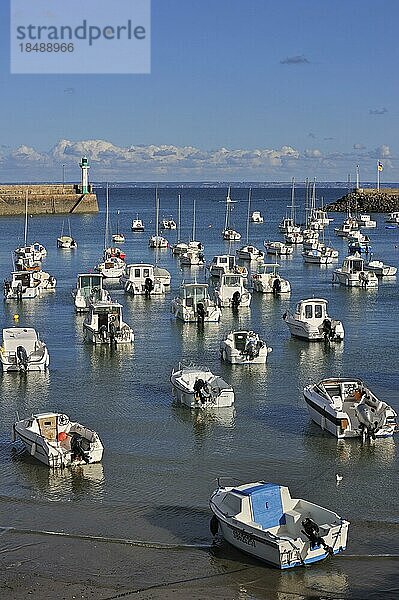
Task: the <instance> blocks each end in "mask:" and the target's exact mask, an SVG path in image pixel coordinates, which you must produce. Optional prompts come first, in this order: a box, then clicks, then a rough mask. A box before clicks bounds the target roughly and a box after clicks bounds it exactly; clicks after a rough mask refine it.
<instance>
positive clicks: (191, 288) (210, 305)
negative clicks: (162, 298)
mask: <svg viewBox="0 0 399 600" xmlns="http://www.w3.org/2000/svg"><path fill="white" fill-rule="evenodd" d="M171 312H172V314H173V315H174V316H175V317H176V319H180V320H181V321H184V322H185V323H217V322H218V321H219V320H220V314H221V313H220V308H219V307H218V306H217V305H216V302H215V301H214V300H212V299H211V298H210V297H209V286H208V284H206V283H197V282H194V283H185V282H183V283H182V284H181V286H180V291H179V296H177V297H176V298H174V299H173V300H172V305H171Z"/></svg>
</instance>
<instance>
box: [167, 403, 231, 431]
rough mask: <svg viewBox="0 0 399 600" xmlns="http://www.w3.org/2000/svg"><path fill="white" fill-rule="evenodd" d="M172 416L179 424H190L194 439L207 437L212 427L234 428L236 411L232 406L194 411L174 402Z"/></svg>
mask: <svg viewBox="0 0 399 600" xmlns="http://www.w3.org/2000/svg"><path fill="white" fill-rule="evenodd" d="M172 415H173V417H174V419H176V421H178V422H180V423H186V424H187V423H192V426H193V432H194V435H195V436H196V437H208V435H209V432H210V430H211V429H212V428H213V427H214V426H221V427H226V428H228V429H234V428H235V418H236V410H235V408H234V406H229V407H224V408H221V409H219V410H218V409H216V408H209V409H194V410H191V409H189V408H187V406H182V404H180V403H179V402H176V401H174V402H173V404H172Z"/></svg>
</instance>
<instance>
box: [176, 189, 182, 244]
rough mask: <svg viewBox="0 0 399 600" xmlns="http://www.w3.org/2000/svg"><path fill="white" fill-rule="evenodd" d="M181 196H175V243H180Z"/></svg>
mask: <svg viewBox="0 0 399 600" xmlns="http://www.w3.org/2000/svg"><path fill="white" fill-rule="evenodd" d="M180 216H181V195H180V194H178V195H177V241H178V242H180Z"/></svg>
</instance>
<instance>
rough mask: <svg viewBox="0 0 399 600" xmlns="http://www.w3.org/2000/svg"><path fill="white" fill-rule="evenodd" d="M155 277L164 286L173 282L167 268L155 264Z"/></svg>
mask: <svg viewBox="0 0 399 600" xmlns="http://www.w3.org/2000/svg"><path fill="white" fill-rule="evenodd" d="M154 277H155V279H158V280H159V281H160V282H161V283H163V285H164V286H166V287H169V286H170V282H171V275H170V272H169V271H168V270H167V269H164V268H163V267H159V266H158V265H155V266H154Z"/></svg>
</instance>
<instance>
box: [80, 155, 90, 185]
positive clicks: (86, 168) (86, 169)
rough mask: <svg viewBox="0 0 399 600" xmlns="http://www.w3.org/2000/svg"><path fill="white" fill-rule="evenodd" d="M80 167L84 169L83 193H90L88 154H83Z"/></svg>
mask: <svg viewBox="0 0 399 600" xmlns="http://www.w3.org/2000/svg"><path fill="white" fill-rule="evenodd" d="M79 166H80V168H81V169H82V194H88V193H89V169H90V165H89V159H88V158H87V156H83V157H82V159H81V161H80V163H79Z"/></svg>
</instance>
